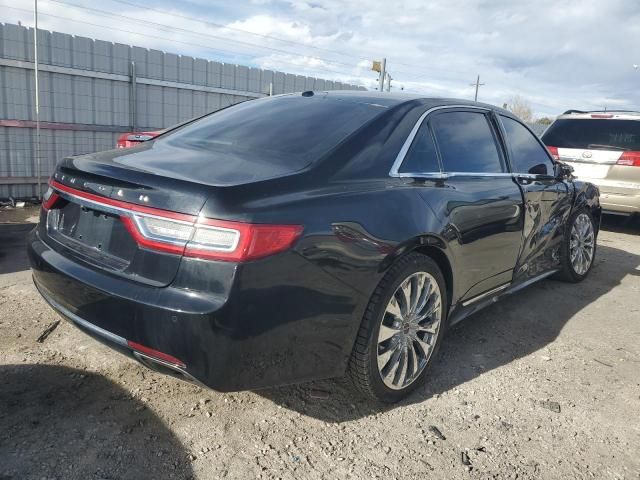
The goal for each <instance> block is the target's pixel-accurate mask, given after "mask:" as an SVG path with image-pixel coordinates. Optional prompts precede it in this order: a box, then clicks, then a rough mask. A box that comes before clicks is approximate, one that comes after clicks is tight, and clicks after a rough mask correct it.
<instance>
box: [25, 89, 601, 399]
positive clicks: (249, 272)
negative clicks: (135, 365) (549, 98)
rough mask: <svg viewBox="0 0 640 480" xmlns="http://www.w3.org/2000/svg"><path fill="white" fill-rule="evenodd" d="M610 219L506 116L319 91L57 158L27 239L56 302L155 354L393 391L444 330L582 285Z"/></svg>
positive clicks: (154, 360)
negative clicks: (536, 291) (509, 302)
mask: <svg viewBox="0 0 640 480" xmlns="http://www.w3.org/2000/svg"><path fill="white" fill-rule="evenodd" d="M599 225H600V205H599V201H598V190H597V188H595V187H594V186H593V185H591V184H589V183H586V182H582V181H577V180H573V179H572V177H571V175H570V172H569V169H568V168H567V167H566V166H564V165H562V164H560V163H554V162H553V160H552V159H551V157H550V155H549V153H548V151H547V150H546V149H545V147H544V145H543V144H542V143H541V142H540V140H539V139H538V138H537V137H536V136H535V135H534V134H533V133H532V132H531V131H530V130H529V129H528V128H527V127H526V126H525V125H523V124H522V123H521V122H520V121H519V120H518V119H517V118H516V117H515V116H513V115H512V114H511V113H509V112H507V111H506V110H502V109H499V108H495V107H492V106H490V105H485V104H479V103H474V102H468V101H464V100H450V99H448V100H447V99H433V98H422V97H419V96H408V95H398V94H389V93H387V94H383V93H374V92H304V93H302V94H289V95H281V96H275V97H268V98H263V99H258V100H253V101H250V102H246V103H242V104H238V105H234V106H232V107H229V108H226V109H224V110H220V111H218V112H215V113H213V114H210V115H207V116H205V117H202V118H200V119H198V120H195V121H192V122H190V123H188V124H185V125H183V126H182V127H180V128H177V129H175V130H174V131H171V132H167V133H166V134H164V135H162V136H161V137H159V138H157V139H156V140H154V141H152V142H147V143H143V144H142V145H140V146H139V147H138V148H136V149H134V150H126V149H124V150H111V151H108V152H102V153H96V154H91V155H83V156H77V157H69V158H65V159H62V160H61V161H60V162H59V163H58V165H57V168H56V170H55V172H54V174H53V176H52V178H51V181H50V188H49V190H48V192H47V194H46V196H45V200H44V202H43V205H42V211H41V214H40V223H39V225H38V227H37V228H36V229H35V230H34V231H33V232H32V234H31V236H30V238H29V242H28V251H29V256H30V261H31V266H32V269H33V278H34V282H35V285H36V287H37V288H38V290H39V291H40V293H41V294H42V296H43V297H44V298H45V300H46V301H47V302H48V303H49V304H50V305H51V306H52V307H53V308H54V309H55V310H56V311H57V312H59V313H60V314H61V315H62V316H63V317H64V318H66V319H68V320H69V321H71V322H73V323H74V324H75V325H76V326H78V327H79V328H80V329H82V330H84V331H85V332H87V333H89V334H91V335H93V336H94V337H96V338H98V339H99V340H101V341H102V342H104V343H106V344H108V345H110V346H111V347H113V348H115V349H117V350H119V351H121V352H123V353H125V354H128V355H130V356H132V357H133V358H135V359H137V360H138V361H140V362H141V363H143V364H145V365H147V366H148V367H150V368H154V369H156V370H159V371H162V372H165V373H169V374H172V375H175V376H178V377H180V378H183V379H187V380H191V381H194V382H198V383H200V384H204V385H206V386H209V387H211V388H214V389H217V390H222V391H232V390H242V389H255V388H262V387H270V386H274V385H283V384H290V383H294V382H302V381H308V380H314V379H320V378H328V377H335V376H340V375H343V374H345V372H348V373H349V374H350V377H351V378H352V380H353V382H354V383H355V385H356V386H357V387H358V388H360V389H361V390H362V391H363V392H365V393H366V394H368V395H370V396H371V397H373V398H376V399H379V400H382V401H385V402H393V401H397V400H399V399H401V398H402V397H404V396H405V395H407V394H408V393H409V392H411V391H412V390H413V389H415V388H416V387H418V386H419V385H420V384H422V383H424V382H425V381H426V374H427V371H428V367H429V365H430V364H431V363H432V362H433V358H434V355H435V353H436V351H437V349H438V347H439V345H440V344H441V342H442V339H443V335H444V332H445V330H446V328H447V327H448V326H449V325H452V324H454V323H456V322H459V321H460V320H462V319H464V318H466V317H468V316H469V315H471V314H473V313H475V312H477V311H478V310H480V309H482V308H483V307H485V306H488V305H491V304H492V303H493V302H495V301H496V300H497V299H498V298H500V297H502V296H504V295H507V294H509V293H512V292H515V291H517V290H520V289H521V288H524V287H526V286H528V285H530V284H532V283H533V282H536V281H538V280H541V279H543V278H546V277H548V276H550V275H553V274H555V275H558V276H559V277H561V278H562V279H564V280H567V281H570V282H579V281H581V280H583V279H584V278H585V277H586V276H587V275H588V273H589V271H590V269H591V267H592V265H593V260H594V256H595V253H596V237H597V235H598V228H599ZM544 308H545V307H544V305H541V306H540V314H541V315H543V314H544Z"/></svg>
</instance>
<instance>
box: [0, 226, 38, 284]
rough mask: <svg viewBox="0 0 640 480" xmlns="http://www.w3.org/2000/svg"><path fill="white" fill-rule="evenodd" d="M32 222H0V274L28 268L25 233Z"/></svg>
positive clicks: (29, 229) (30, 227)
mask: <svg viewBox="0 0 640 480" xmlns="http://www.w3.org/2000/svg"><path fill="white" fill-rule="evenodd" d="M34 227H35V224H33V223H0V275H1V274H3V273H15V272H22V271H24V270H28V269H29V259H28V257H27V234H28V233H29V232H30V231H31V230H32V229H33V228H34Z"/></svg>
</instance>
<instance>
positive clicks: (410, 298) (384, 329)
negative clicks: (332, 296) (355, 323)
mask: <svg viewBox="0 0 640 480" xmlns="http://www.w3.org/2000/svg"><path fill="white" fill-rule="evenodd" d="M446 292H447V290H446V285H445V281H444V277H443V275H442V272H441V271H440V268H438V265H437V264H436V262H434V261H433V260H432V259H431V258H429V257H427V256H425V255H421V254H418V253H411V254H408V255H406V256H404V257H402V258H400V259H399V260H398V261H397V262H396V263H395V264H394V265H393V266H392V267H391V268H390V269H389V271H388V272H387V273H386V275H385V276H384V277H383V279H382V280H381V281H380V284H379V285H378V287H377V288H376V290H375V292H374V293H373V295H372V297H371V300H370V301H369V305H368V306H367V310H366V312H365V315H364V318H363V320H362V324H361V326H360V330H359V332H358V337H357V339H356V344H355V346H354V349H353V352H352V355H351V360H350V362H349V375H350V377H351V379H352V381H353V383H354V384H355V385H356V387H357V388H358V389H359V390H360V391H362V392H363V393H365V394H366V395H367V396H369V397H371V398H373V399H375V400H379V401H382V402H386V403H393V402H397V401H399V400H400V399H402V398H404V397H405V396H407V395H408V394H409V393H411V392H412V391H413V390H415V389H416V388H417V387H419V386H420V385H421V384H423V383H424V381H425V378H426V374H427V370H428V367H429V366H430V365H431V363H432V361H433V358H434V356H435V354H436V352H437V349H438V347H439V346H440V343H441V340H442V336H443V335H444V330H445V328H444V327H445V325H444V323H445V319H446V318H447V305H448V302H447V293H446Z"/></svg>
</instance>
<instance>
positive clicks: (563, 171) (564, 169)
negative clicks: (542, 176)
mask: <svg viewBox="0 0 640 480" xmlns="http://www.w3.org/2000/svg"><path fill="white" fill-rule="evenodd" d="M554 170H555V176H556V179H558V180H564V179H566V178H569V179H570V178H573V167H572V166H571V165H567V164H566V163H562V162H555V164H554Z"/></svg>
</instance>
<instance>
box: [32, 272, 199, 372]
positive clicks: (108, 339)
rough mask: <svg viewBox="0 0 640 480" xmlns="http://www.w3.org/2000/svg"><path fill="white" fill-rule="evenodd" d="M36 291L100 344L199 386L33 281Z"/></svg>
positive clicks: (172, 367) (168, 364)
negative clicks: (86, 317) (133, 346)
mask: <svg viewBox="0 0 640 480" xmlns="http://www.w3.org/2000/svg"><path fill="white" fill-rule="evenodd" d="M33 281H34V284H35V286H36V289H37V290H38V292H39V293H40V295H42V298H44V300H45V301H46V302H47V303H48V304H49V306H50V307H51V308H53V309H54V310H55V311H56V312H57V313H58V314H59V315H60V316H61V317H62V318H64V319H65V320H67V321H68V322H70V323H72V324H74V325H75V326H76V327H78V328H79V329H80V330H82V331H83V332H85V333H86V334H88V335H90V336H91V337H93V338H95V339H96V340H98V341H100V342H101V343H103V344H105V345H107V346H109V347H111V348H112V349H114V350H117V351H119V352H120V353H123V354H124V355H126V356H128V357H131V358H134V359H135V360H138V361H139V362H140V363H142V364H143V365H144V366H145V367H148V368H151V369H152V370H156V371H158V372H160V373H164V374H167V375H171V376H173V377H176V378H180V379H182V380H187V381H189V382H192V383H196V384H201V383H200V382H199V381H198V380H197V379H195V378H194V377H193V376H191V375H190V374H189V372H187V371H186V370H185V369H184V368H181V367H180V366H178V365H175V364H172V363H170V362H166V361H162V360H161V359H158V358H154V357H151V356H149V355H145V354H144V353H142V352H138V351H136V350H134V349H133V348H131V347H130V346H129V344H128V343H127V339H126V338H123V337H120V336H119V335H115V334H113V333H111V332H109V331H108V330H105V329H103V328H100V327H98V326H96V325H94V324H93V323H91V322H87V321H86V320H85V319H83V318H81V317H79V316H78V315H76V314H74V313H73V312H71V311H70V310H67V309H66V308H65V307H63V306H62V305H60V304H59V303H58V302H56V301H55V300H54V299H53V297H52V295H51V294H50V293H49V292H47V291H46V289H45V287H43V286H42V285H39V284H38V281H37V280H36V279H35V277H34V279H33Z"/></svg>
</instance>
